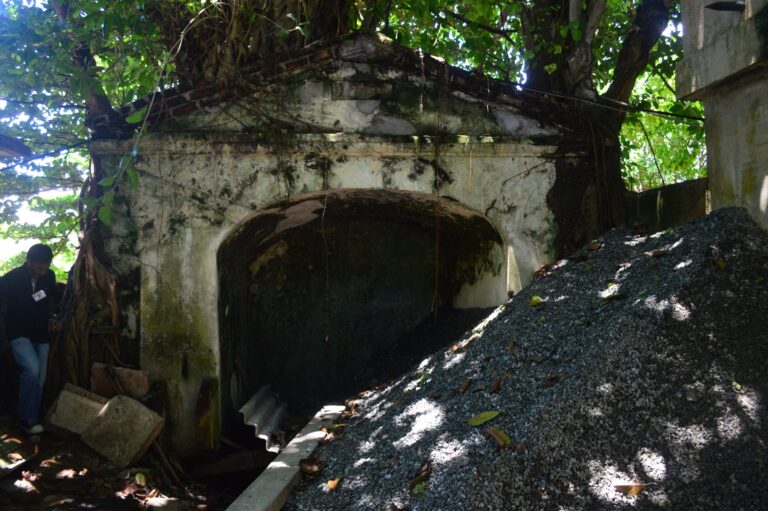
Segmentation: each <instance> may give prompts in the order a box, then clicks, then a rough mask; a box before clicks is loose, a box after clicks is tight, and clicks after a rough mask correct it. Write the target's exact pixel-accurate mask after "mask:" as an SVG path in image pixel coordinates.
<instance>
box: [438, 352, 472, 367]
mask: <svg viewBox="0 0 768 511" xmlns="http://www.w3.org/2000/svg"><path fill="white" fill-rule="evenodd" d="M466 355H467V354H466V353H465V352H461V353H451V352H450V351H449V352H448V354H447V355H446V357H445V358H446V360H445V363H443V369H450V368H452V367H453V366H455V365H456V364H458V363H459V362H461V361H462V360H463V359H464V357H465V356H466Z"/></svg>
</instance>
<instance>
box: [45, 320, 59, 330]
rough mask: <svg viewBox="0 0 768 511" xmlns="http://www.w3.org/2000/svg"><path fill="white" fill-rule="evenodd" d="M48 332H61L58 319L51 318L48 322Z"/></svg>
mask: <svg viewBox="0 0 768 511" xmlns="http://www.w3.org/2000/svg"><path fill="white" fill-rule="evenodd" d="M48 330H50V331H51V332H60V331H61V321H59V319H58V318H51V319H49V320H48Z"/></svg>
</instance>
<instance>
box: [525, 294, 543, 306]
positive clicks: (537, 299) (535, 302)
mask: <svg viewBox="0 0 768 511" xmlns="http://www.w3.org/2000/svg"><path fill="white" fill-rule="evenodd" d="M545 303H547V302H546V301H545V300H544V299H543V298H542V297H540V296H539V295H533V296H532V297H531V301H530V302H528V305H530V306H531V307H538V306H539V305H544V304H545Z"/></svg>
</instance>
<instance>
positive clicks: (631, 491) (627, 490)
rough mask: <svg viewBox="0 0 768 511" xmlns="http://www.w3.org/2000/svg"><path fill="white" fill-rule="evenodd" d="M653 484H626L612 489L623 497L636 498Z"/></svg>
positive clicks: (614, 486)
mask: <svg viewBox="0 0 768 511" xmlns="http://www.w3.org/2000/svg"><path fill="white" fill-rule="evenodd" d="M652 484H653V483H628V484H615V485H613V488H614V489H615V490H616V491H617V492H619V493H623V494H624V495H628V496H630V497H637V496H638V495H640V494H641V493H642V492H643V490H645V488H646V487H648V486H651V485H652Z"/></svg>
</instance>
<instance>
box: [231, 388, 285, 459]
mask: <svg viewBox="0 0 768 511" xmlns="http://www.w3.org/2000/svg"><path fill="white" fill-rule="evenodd" d="M287 411H288V406H287V405H286V404H284V403H281V402H280V401H279V400H278V399H277V396H276V395H275V394H274V393H273V392H272V389H271V388H270V386H269V385H265V386H263V387H261V388H260V389H259V391H258V392H256V394H254V395H253V397H251V399H249V400H248V402H247V403H245V404H244V405H243V406H242V408H240V413H242V414H243V422H245V424H247V425H248V426H253V427H254V429H255V433H256V436H257V437H258V438H261V439H262V440H264V442H265V443H266V447H267V450H268V451H271V452H279V451H280V449H281V448H282V447H283V446H284V445H285V433H284V432H283V431H282V429H280V428H281V426H282V422H283V418H285V415H286V413H287Z"/></svg>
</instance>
